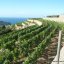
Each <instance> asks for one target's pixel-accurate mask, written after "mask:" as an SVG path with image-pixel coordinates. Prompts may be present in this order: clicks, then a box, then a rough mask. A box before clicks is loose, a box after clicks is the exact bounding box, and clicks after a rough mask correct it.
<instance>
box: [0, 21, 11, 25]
mask: <svg viewBox="0 0 64 64" xmlns="http://www.w3.org/2000/svg"><path fill="white" fill-rule="evenodd" d="M3 25H11V23H9V22H4V21H0V26H3Z"/></svg>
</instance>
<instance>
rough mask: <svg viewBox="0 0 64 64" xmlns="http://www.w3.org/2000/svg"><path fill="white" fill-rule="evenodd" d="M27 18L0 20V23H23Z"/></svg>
mask: <svg viewBox="0 0 64 64" xmlns="http://www.w3.org/2000/svg"><path fill="white" fill-rule="evenodd" d="M26 20H27V18H0V21H5V22H10V23H11V24H15V23H18V22H24V21H26Z"/></svg>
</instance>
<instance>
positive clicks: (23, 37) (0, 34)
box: [0, 19, 63, 64]
mask: <svg viewBox="0 0 64 64" xmlns="http://www.w3.org/2000/svg"><path fill="white" fill-rule="evenodd" d="M36 20H39V21H41V22H42V25H41V26H38V25H33V26H30V27H27V28H24V29H21V30H11V29H3V28H2V29H0V64H38V63H37V59H38V58H39V57H41V56H42V55H43V53H44V51H45V48H46V47H47V46H49V45H50V44H51V39H52V38H54V36H55V34H56V33H58V31H59V30H60V29H62V30H63V24H62V23H57V22H52V21H47V20H43V19H36Z"/></svg>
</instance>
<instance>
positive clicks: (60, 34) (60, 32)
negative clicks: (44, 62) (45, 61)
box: [57, 30, 62, 64]
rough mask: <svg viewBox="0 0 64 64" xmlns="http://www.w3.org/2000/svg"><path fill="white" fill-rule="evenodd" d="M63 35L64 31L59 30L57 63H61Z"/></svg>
mask: <svg viewBox="0 0 64 64" xmlns="http://www.w3.org/2000/svg"><path fill="white" fill-rule="evenodd" d="M61 37H62V31H61V30H60V31H59V37H58V47H57V64H59V61H60V60H59V58H60V47H61Z"/></svg>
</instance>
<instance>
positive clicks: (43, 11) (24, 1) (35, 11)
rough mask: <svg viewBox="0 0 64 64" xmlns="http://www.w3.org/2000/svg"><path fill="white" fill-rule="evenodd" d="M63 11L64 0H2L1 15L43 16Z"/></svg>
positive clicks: (0, 0) (0, 2)
mask: <svg viewBox="0 0 64 64" xmlns="http://www.w3.org/2000/svg"><path fill="white" fill-rule="evenodd" d="M63 13H64V0H0V17H43V16H45V15H52V14H63Z"/></svg>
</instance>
